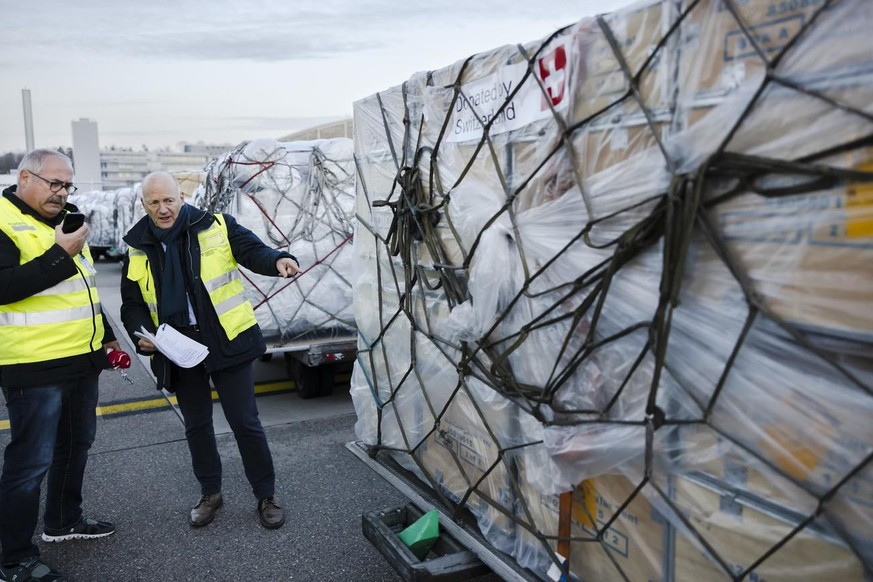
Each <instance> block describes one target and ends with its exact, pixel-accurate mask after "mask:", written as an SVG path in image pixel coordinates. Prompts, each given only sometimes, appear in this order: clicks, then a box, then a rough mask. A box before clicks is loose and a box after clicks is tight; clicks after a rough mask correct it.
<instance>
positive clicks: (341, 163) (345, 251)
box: [192, 138, 355, 346]
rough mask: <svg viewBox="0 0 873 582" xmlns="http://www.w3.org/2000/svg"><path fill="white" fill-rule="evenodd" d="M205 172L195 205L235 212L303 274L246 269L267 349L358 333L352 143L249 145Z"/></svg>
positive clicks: (267, 141) (250, 296)
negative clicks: (288, 276)
mask: <svg viewBox="0 0 873 582" xmlns="http://www.w3.org/2000/svg"><path fill="white" fill-rule="evenodd" d="M206 173H207V176H206V179H205V182H204V184H203V186H202V187H201V188H199V189H198V190H196V191H195V192H194V193H193V195H192V204H194V205H196V206H198V207H200V208H203V209H205V210H209V211H211V212H225V213H228V214H231V215H233V216H234V217H235V218H236V219H237V221H238V222H239V223H240V224H242V225H243V226H245V227H246V228H248V229H249V230H251V231H252V232H254V233H255V234H256V235H257V236H258V237H259V238H260V239H261V240H263V241H264V242H265V243H266V244H268V245H270V246H272V247H273V248H277V249H282V250H286V251H288V252H290V253H291V254H292V255H294V256H295V257H297V259H298V261H299V262H300V266H301V269H302V270H303V273H302V274H301V275H300V276H299V277H298V278H297V280H296V281H294V282H293V283H292V282H289V281H288V280H285V279H277V278H275V277H264V276H261V275H257V274H255V273H252V272H251V271H248V270H246V269H245V268H241V271H242V273H243V275H244V284H245V289H246V297H247V298H248V299H249V300H250V301H251V302H252V305H253V306H255V314H256V315H257V318H258V323H259V325H260V326H261V329H262V330H263V332H264V335H265V336H266V337H267V340H268V345H273V346H281V345H282V344H283V343H286V342H288V341H291V340H298V339H308V338H312V337H325V336H337V335H348V334H350V333H351V334H354V333H355V323H354V316H353V313H352V283H351V274H352V270H351V269H352V262H351V260H352V256H351V255H352V244H351V241H352V232H353V229H354V198H355V174H354V159H353V155H352V141H351V140H349V139H345V138H338V139H325V140H315V141H305V142H302V141H301V142H285V143H283V142H278V141H275V140H272V139H258V140H254V141H250V142H244V143H242V144H240V145H239V146H237V147H236V148H234V149H233V150H231V151H229V152H228V153H227V154H225V155H224V156H222V157H220V158H218V159H217V160H215V161H214V162H212V163H211V164H210V165H209V166H208V167H207V168H206Z"/></svg>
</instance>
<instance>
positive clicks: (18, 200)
mask: <svg viewBox="0 0 873 582" xmlns="http://www.w3.org/2000/svg"><path fill="white" fill-rule="evenodd" d="M72 179H73V165H72V162H71V161H70V159H69V158H68V157H67V156H65V155H63V154H61V153H59V152H56V151H52V150H45V149H37V150H33V151H31V152H28V153H27V154H26V155H25V156H24V158H23V159H22V160H21V164H20V165H19V166H18V185H17V187H16V186H10V187H9V188H7V189H6V190H4V191H3V195H2V197H0V388H2V390H3V396H4V397H5V399H6V408H7V409H8V411H9V424H10V429H11V440H10V442H9V444H8V445H7V446H6V451H5V457H4V464H3V473H2V476H0V549H2V552H3V560H2V567H0V580H5V581H9V580H15V581H19V580H44V581H53V580H61V575H60V574H59V573H58V572H56V571H54V570H53V569H52V568H51V567H49V566H48V565H46V564H45V563H43V562H42V561H41V560H40V559H39V549H38V548H37V546H36V545H35V544H34V543H33V534H34V531H35V529H36V524H37V519H38V517H39V502H40V486H41V484H42V480H43V477H45V475H46V474H48V479H47V487H46V500H45V512H44V514H43V522H44V526H45V528H44V530H43V534H42V539H43V540H45V541H47V542H63V541H66V540H72V539H87V538H99V537H105V536H108V535H110V534H112V533H114V532H115V526H114V525H112V524H111V523H107V522H104V521H98V520H95V519H91V518H87V517H85V516H84V515H83V513H82V480H83V478H84V473H85V464H86V462H87V460H88V450H89V449H90V448H91V444H92V443H93V442H94V436H95V433H96V430H97V420H96V407H97V378H98V375H99V374H100V371H101V370H102V369H104V368H109V367H110V365H109V361H108V359H107V357H106V352H107V351H109V350H112V349H120V346H119V344H118V342H117V341H116V340H115V335H114V334H113V332H112V328H110V327H109V324H108V322H107V320H106V318H105V316H104V315H103V314H102V313H101V309H100V299H99V297H98V295H97V287H96V271H95V270H94V266H93V261H92V259H91V253H90V251H89V249H88V245H87V244H86V242H85V241H86V239H87V237H88V226H87V225H83V226H81V227H79V229H78V230H76V231H74V232H71V233H65V232H63V229H62V228H61V222H62V220H63V216H64V215H65V214H66V213H67V212H75V211H76V208H75V207H74V206H72V205H71V204H67V196H68V195H69V194H71V193H73V192H74V191H75V190H76V187H75V186H74V185H73V183H72Z"/></svg>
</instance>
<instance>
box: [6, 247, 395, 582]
mask: <svg viewBox="0 0 873 582" xmlns="http://www.w3.org/2000/svg"><path fill="white" fill-rule="evenodd" d="M98 271H99V273H100V276H99V284H100V287H101V290H100V292H101V299H102V301H103V303H104V306H105V309H106V311H107V313H108V314H109V315H110V317H111V318H112V319H113V320H114V321H118V291H117V289H118V279H119V276H120V267H119V266H118V265H117V264H114V263H99V264H98ZM122 339H123V340H124V341H127V340H126V338H122ZM130 353H133V351H132V350H130ZM129 375H130V377H131V378H132V379H133V380H134V384H133V385H132V386H131V385H129V384H127V383H126V382H124V381H123V380H122V379H121V377H120V375H119V374H117V373H114V372H111V371H110V372H105V373H104V374H103V375H102V376H101V399H100V406H101V412H102V416H101V417H100V421H99V424H98V432H97V442H96V443H95V445H94V448H93V449H92V454H91V459H90V461H89V465H88V469H87V476H86V484H85V491H84V496H85V508H86V512H87V513H88V514H89V515H94V516H96V517H99V518H102V519H108V520H111V521H113V522H115V523H116V524H117V527H118V532H117V533H116V534H115V535H113V536H111V537H109V538H105V539H102V540H91V541H73V542H66V543H63V544H46V543H43V542H41V541H40V542H39V545H40V547H41V549H42V552H43V558H44V559H45V560H46V561H48V562H49V563H51V564H53V565H54V566H55V567H57V568H58V569H61V570H62V571H63V572H64V573H66V574H67V575H68V576H69V580H71V581H73V582H94V581H98V580H101V581H102V580H108V581H119V582H121V581H123V582H135V581H156V580H161V581H179V582H186V581H194V580H209V581H226V580H227V581H229V580H270V581H272V580H318V581H330V580H336V581H340V580H342V581H393V580H399V578H398V577H397V576H396V575H395V573H394V571H393V569H392V568H391V566H390V565H389V564H388V563H387V562H386V561H385V560H384V558H383V557H382V555H381V554H379V552H378V551H377V550H376V549H375V548H374V546H372V545H371V544H370V543H369V542H368V541H367V540H366V539H365V538H364V537H363V535H362V533H361V514H362V512H364V511H371V510H374V509H387V508H392V507H397V506H400V505H403V504H404V503H405V499H404V498H403V497H402V496H401V495H400V494H399V493H398V492H397V491H396V490H394V489H393V488H392V487H391V486H389V485H388V484H387V483H385V482H384V481H383V480H382V479H381V478H380V477H378V476H377V475H376V474H375V473H373V472H372V471H371V470H370V469H369V468H368V467H367V466H365V465H364V464H362V463H361V462H360V461H359V460H358V459H357V458H355V457H354V456H353V455H352V454H351V453H350V452H348V451H347V450H346V449H345V446H344V445H345V443H346V442H348V441H351V440H354V422H355V417H354V411H353V408H352V404H351V399H350V397H349V395H348V386H347V384H346V385H345V389H343V387H341V386H340V385H337V387H336V389H335V391H334V395H333V396H331V397H329V398H324V399H314V400H302V399H299V398H298V397H297V395H296V394H295V393H293V392H279V393H273V394H270V395H264V396H260V397H259V398H258V405H259V408H260V410H261V416H262V420H263V422H264V425H265V426H266V427H267V428H266V430H267V437H268V439H269V441H270V446H271V448H272V450H273V454H274V459H275V464H276V469H277V475H278V482H277V489H278V491H277V496H278V497H279V499H280V501H281V502H282V503H283V505H284V507H285V510H286V512H287V517H288V521H287V523H286V524H285V526H284V527H283V528H281V529H279V530H275V531H268V530H265V529H263V528H262V527H261V526H260V525H259V523H258V521H257V514H256V511H255V499H254V497H253V496H252V494H251V491H250V489H249V487H248V484H247V482H246V480H245V476H244V474H243V470H242V465H241V463H240V459H239V453H238V451H237V448H236V444H235V441H234V440H233V436H232V435H231V434H229V433H228V432H227V428H226V424H224V421H223V415H222V414H221V412H220V408H217V411H216V415H215V418H216V421H218V422H217V423H216V432H217V433H218V442H219V447H220V451H221V455H222V459H223V461H224V471H225V476H224V495H225V506H224V508H223V509H221V510H220V512H219V514H218V517H217V518H216V520H215V522H213V523H212V524H210V525H209V526H207V527H205V528H202V529H197V530H194V529H192V528H191V527H189V526H188V524H187V522H186V517H187V513H188V510H189V508H190V506H191V505H192V504H193V503H194V502H195V501H196V499H197V497H198V494H199V489H198V486H197V483H196V481H195V480H194V477H193V475H192V473H191V467H190V461H189V456H188V451H187V447H186V445H185V440H184V433H183V428H182V423H181V421H180V419H179V417H178V415H177V413H176V412H175V410H174V409H173V408H172V407H171V406H169V404H168V403H167V401H166V399H165V398H164V396H163V395H162V394H161V393H160V392H158V391H156V390H155V388H154V382H153V380H152V378H151V376H150V374H149V373H148V372H147V371H146V369H145V367H144V366H143V365H142V362H141V361H139V360H137V361H135V362H134V366H133V367H132V368H131V370H130V372H129ZM256 376H257V377H258V379H259V381H260V382H261V383H264V385H266V386H268V387H270V386H271V387H272V388H273V389H279V390H281V389H283V388H284V387H290V383H289V381H288V380H287V378H285V372H284V364H283V363H282V362H281V360H280V361H273V362H270V363H258V365H257V370H256ZM216 406H217V407H218V405H216ZM0 408H2V410H0V446H5V444H6V442H8V421H6V420H5V418H6V416H5V407H0ZM37 531H41V525H40V526H39V527H38V530H37Z"/></svg>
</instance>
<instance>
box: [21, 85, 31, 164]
mask: <svg viewBox="0 0 873 582" xmlns="http://www.w3.org/2000/svg"><path fill="white" fill-rule="evenodd" d="M21 101H22V102H23V103H24V140H25V143H26V144H27V151H30V150H32V149H33V147H34V146H33V110H32V109H31V107H30V89H22V90H21Z"/></svg>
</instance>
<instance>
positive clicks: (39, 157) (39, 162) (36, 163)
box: [18, 148, 73, 174]
mask: <svg viewBox="0 0 873 582" xmlns="http://www.w3.org/2000/svg"><path fill="white" fill-rule="evenodd" d="M52 156H54V157H57V158H62V159H64V160H67V163H68V164H70V167H71V168H72V167H73V160H71V159H70V158H69V157H67V156H66V155H64V154H62V153H61V152H59V151H57V150H49V149H45V148H38V149H35V150H30V151H29V152H27V153H26V154H24V157H23V158H21V163H20V164H18V171H19V172H20V171H21V170H25V171H27V172H32V173H34V174H39V173H40V172H42V169H43V168H44V167H45V162H46V160H48V159H49V158H50V157H52Z"/></svg>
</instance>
